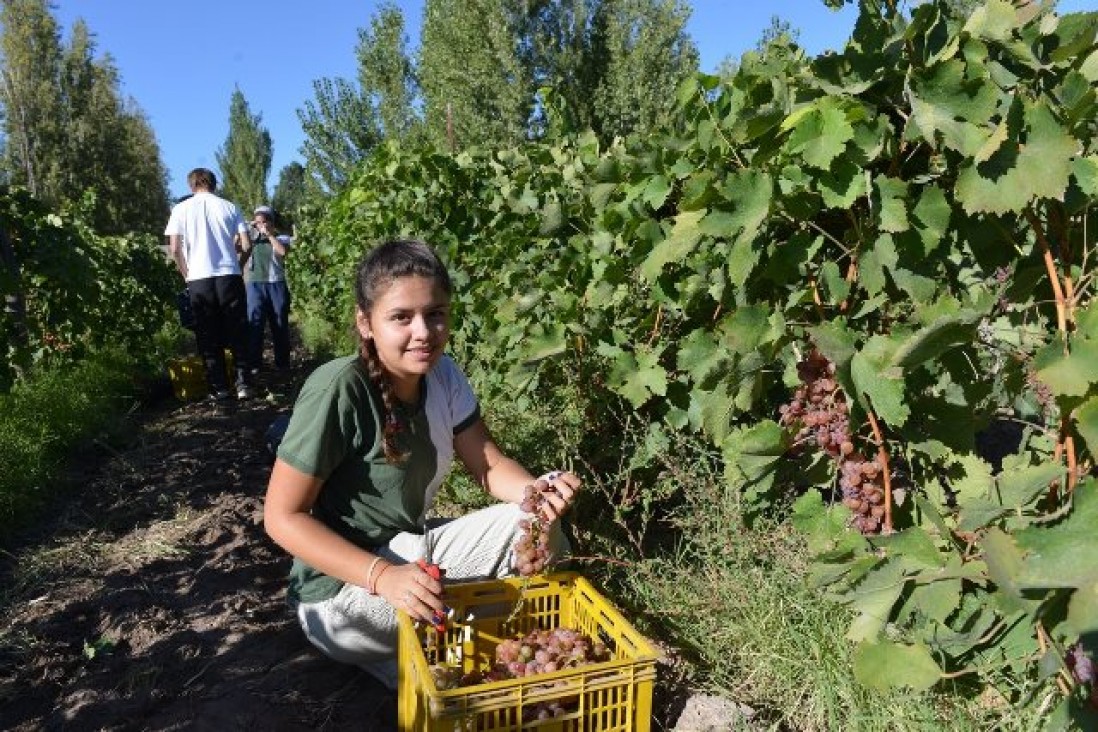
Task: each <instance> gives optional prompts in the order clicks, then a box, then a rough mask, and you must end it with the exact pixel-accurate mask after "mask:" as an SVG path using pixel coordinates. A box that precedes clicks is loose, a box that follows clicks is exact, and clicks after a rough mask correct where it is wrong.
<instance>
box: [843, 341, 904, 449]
mask: <svg viewBox="0 0 1098 732" xmlns="http://www.w3.org/2000/svg"><path fill="white" fill-rule="evenodd" d="M894 347H895V344H894V343H892V342H891V341H889V340H888V339H886V338H884V337H883V336H874V337H873V338H871V339H870V340H869V341H868V342H867V343H866V345H865V347H864V348H863V349H862V350H861V351H859V352H858V353H855V354H854V356H853V358H851V360H850V377H851V379H852V380H853V382H854V387H855V389H856V398H857V399H858V401H859V402H864V399H865V398H866V397H868V399H869V404H868V405H865V406H869V407H871V408H872V409H873V411H874V412H876V414H877V415H878V416H879V417H880V418H881V419H883V420H884V421H885V422H886V423H887V424H889V425H892V426H894V427H901V426H903V424H904V423H905V422H907V418H908V416H909V415H910V414H911V410H910V408H909V407H908V406H907V404H906V403H905V401H904V381H903V373H902V371H901V370H900V369H899V368H897V367H895V366H892V365H890V363H889V362H890V360H891V357H892V351H893V349H894ZM863 395H864V397H863Z"/></svg>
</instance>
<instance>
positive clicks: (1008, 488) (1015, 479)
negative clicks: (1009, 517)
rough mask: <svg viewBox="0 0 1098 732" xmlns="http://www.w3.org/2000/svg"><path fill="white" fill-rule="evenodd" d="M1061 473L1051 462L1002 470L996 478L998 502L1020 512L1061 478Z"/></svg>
mask: <svg viewBox="0 0 1098 732" xmlns="http://www.w3.org/2000/svg"><path fill="white" fill-rule="evenodd" d="M1063 472H1064V470H1063V468H1062V467H1061V466H1060V464H1059V463H1056V462H1051V461H1050V462H1045V463H1038V464H1037V465H1027V466H1025V467H1022V468H1015V469H1013V470H1004V471H1003V472H1002V473H1000V474H999V476H998V477H997V478H996V483H997V484H998V489H999V500H1000V501H1001V502H1002V505H1004V506H1006V507H1007V508H1010V509H1011V510H1012V511H1018V510H1021V509H1022V508H1023V507H1025V506H1028V505H1029V504H1030V503H1032V502H1033V501H1034V500H1035V499H1036V498H1037V497H1038V496H1041V495H1043V494H1044V493H1046V492H1047V491H1048V487H1049V484H1050V483H1051V482H1052V481H1053V480H1055V479H1057V478H1061V477H1063Z"/></svg>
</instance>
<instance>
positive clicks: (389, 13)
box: [355, 2, 419, 140]
mask: <svg viewBox="0 0 1098 732" xmlns="http://www.w3.org/2000/svg"><path fill="white" fill-rule="evenodd" d="M355 56H356V57H357V59H358V83H359V87H360V88H361V90H362V93H363V94H364V95H366V96H367V97H368V98H370V99H371V101H372V104H373V106H374V108H375V109H376V110H377V122H378V127H379V129H378V133H379V134H380V135H381V136H382V137H384V138H385V139H388V140H403V139H406V138H408V137H409V136H410V135H412V134H413V131H414V130H416V129H417V127H418V124H419V120H418V117H417V115H416V112H415V108H414V104H415V100H416V97H417V94H418V89H417V82H416V76H415V67H414V64H413V62H412V59H411V57H410V56H409V54H408V37H407V35H406V34H405V32H404V15H403V14H402V13H401V12H400V9H399V8H397V7H396V6H395V5H393V4H392V3H390V2H385V3H383V4H382V5H381V7H380V8H378V11H377V13H376V14H375V15H374V17H373V18H372V19H371V21H370V28H369V29H368V30H360V31H359V35H358V46H357V48H356V49H355Z"/></svg>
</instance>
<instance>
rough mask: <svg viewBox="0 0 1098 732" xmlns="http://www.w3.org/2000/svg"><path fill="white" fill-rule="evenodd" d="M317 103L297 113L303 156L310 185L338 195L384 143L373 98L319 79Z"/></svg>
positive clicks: (336, 81) (341, 83) (343, 82)
mask: <svg viewBox="0 0 1098 732" xmlns="http://www.w3.org/2000/svg"><path fill="white" fill-rule="evenodd" d="M313 93H314V95H315V98H314V99H311V100H308V101H306V102H305V107H304V108H303V109H299V110H297V118H298V119H299V120H300V121H301V129H302V131H303V132H304V133H305V142H304V143H303V144H302V146H301V155H302V156H303V157H304V158H305V170H306V173H307V174H308V178H309V181H310V185H311V186H312V187H313V188H314V189H315V190H317V191H319V192H320V193H321V194H322V195H326V194H330V193H335V192H338V191H339V190H340V189H341V188H342V187H343V185H344V184H345V183H346V181H347V179H348V177H349V176H350V175H351V173H352V172H353V171H354V169H355V167H356V166H357V165H358V164H359V163H360V162H361V161H362V160H364V159H365V158H366V156H367V155H369V154H370V151H372V150H373V149H374V148H375V147H376V146H377V145H378V143H379V142H380V141H381V130H380V125H379V122H378V116H377V111H376V110H375V108H374V105H373V103H372V102H371V101H370V98H369V97H368V96H367V95H365V94H363V93H362V92H361V91H360V90H359V89H358V87H357V86H355V85H354V84H353V83H352V82H350V81H347V80H346V79H329V78H325V79H317V80H316V81H314V82H313Z"/></svg>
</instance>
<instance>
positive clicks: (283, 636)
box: [0, 364, 396, 731]
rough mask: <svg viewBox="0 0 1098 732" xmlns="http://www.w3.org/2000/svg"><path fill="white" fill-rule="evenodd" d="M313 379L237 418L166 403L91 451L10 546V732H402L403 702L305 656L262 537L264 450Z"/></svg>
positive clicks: (6, 644) (283, 383)
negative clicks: (48, 513) (58, 496)
mask: <svg viewBox="0 0 1098 732" xmlns="http://www.w3.org/2000/svg"><path fill="white" fill-rule="evenodd" d="M309 368H310V365H309V364H302V365H300V366H299V367H297V368H295V369H293V370H292V371H291V372H290V373H286V374H264V375H261V377H260V384H261V387H262V388H261V389H260V395H259V396H260V398H257V399H253V400H250V401H247V402H244V403H242V404H241V405H239V406H238V407H237V408H235V409H234V410H232V411H230V412H229V413H218V412H216V411H215V410H214V409H213V408H212V407H210V406H207V405H205V404H202V403H197V402H192V403H187V404H181V403H180V402H178V401H176V400H175V399H174V398H173V397H171V396H170V395H168V396H163V397H162V398H161V399H159V400H157V401H155V402H154V403H152V404H149V405H146V406H145V407H143V408H142V409H141V410H139V411H136V412H135V413H134V414H132V415H130V417H129V418H128V419H127V420H126V422H127V424H126V425H125V426H124V429H122V430H121V432H122V438H121V441H119V440H117V439H112V440H111V441H110V443H111V444H107V442H105V441H97V442H95V443H94V444H92V445H90V446H89V447H88V448H87V449H85V450H83V451H82V453H81V455H80V456H78V457H77V459H76V460H75V462H74V465H73V466H72V468H71V471H72V480H73V482H74V484H75V485H76V489H75V490H73V491H72V492H71V493H70V494H69V495H68V496H67V497H66V498H65V499H64V501H62V502H61V503H59V507H58V508H57V509H56V511H57V512H58V514H57V516H58V517H57V518H56V520H53V521H50V522H49V523H48V525H42V526H39V527H35V528H34V529H33V530H31V531H28V532H27V533H26V534H24V535H23V536H21V537H18V538H17V539H16V542H17V544H18V546H13V547H4V554H3V566H2V567H0V582H3V584H4V586H5V593H4V594H5V596H6V597H7V598H9V599H12V600H13V601H12V602H11V604H10V605H8V606H6V607H5V608H4V609H3V610H2V612H3V622H2V624H0V628H2V630H0V729H5V730H62V729H65V730H138V729H140V730H174V729H199V730H207V729H208V730H238V729H249V730H304V729H351V728H353V729H366V730H381V731H384V730H391V729H395V728H396V699H395V696H394V695H393V694H392V693H390V692H388V691H386V689H385V688H384V687H383V686H381V685H380V684H379V683H378V682H376V681H375V680H374V679H373V678H372V677H371V676H369V675H368V674H366V673H364V672H362V671H360V670H358V669H357V668H354V667H350V666H344V665H341V664H337V663H334V662H332V661H330V660H327V659H326V658H324V657H323V656H322V655H320V654H319V653H318V652H316V651H314V650H313V649H312V647H311V646H310V645H309V644H308V643H307V642H306V641H305V639H304V637H303V636H302V634H301V632H300V630H299V628H298V627H297V624H296V621H294V620H293V619H292V617H291V616H290V614H289V611H288V609H287V607H286V604H285V576H286V572H287V570H288V568H289V559H288V556H287V555H286V554H285V552H283V551H282V550H281V549H279V548H278V547H277V546H275V545H274V544H273V543H272V542H271V541H270V540H269V539H268V538H267V536H266V535H265V534H264V532H263V529H262V526H261V512H262V496H263V492H264V489H265V487H266V482H267V477H268V475H269V472H270V466H271V462H272V457H271V456H270V454H269V453H268V451H267V449H266V446H265V439H264V436H265V433H266V430H267V428H268V426H269V425H270V424H271V422H272V421H273V420H274V419H275V417H277V416H278V415H279V414H280V413H285V412H287V411H288V410H289V408H290V405H291V401H292V398H293V396H294V395H295V394H296V391H297V388H298V386H299V385H300V382H301V381H302V380H303V378H304V375H305V374H306V373H307V371H308V369H309ZM268 395H269V398H267V397H268Z"/></svg>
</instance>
